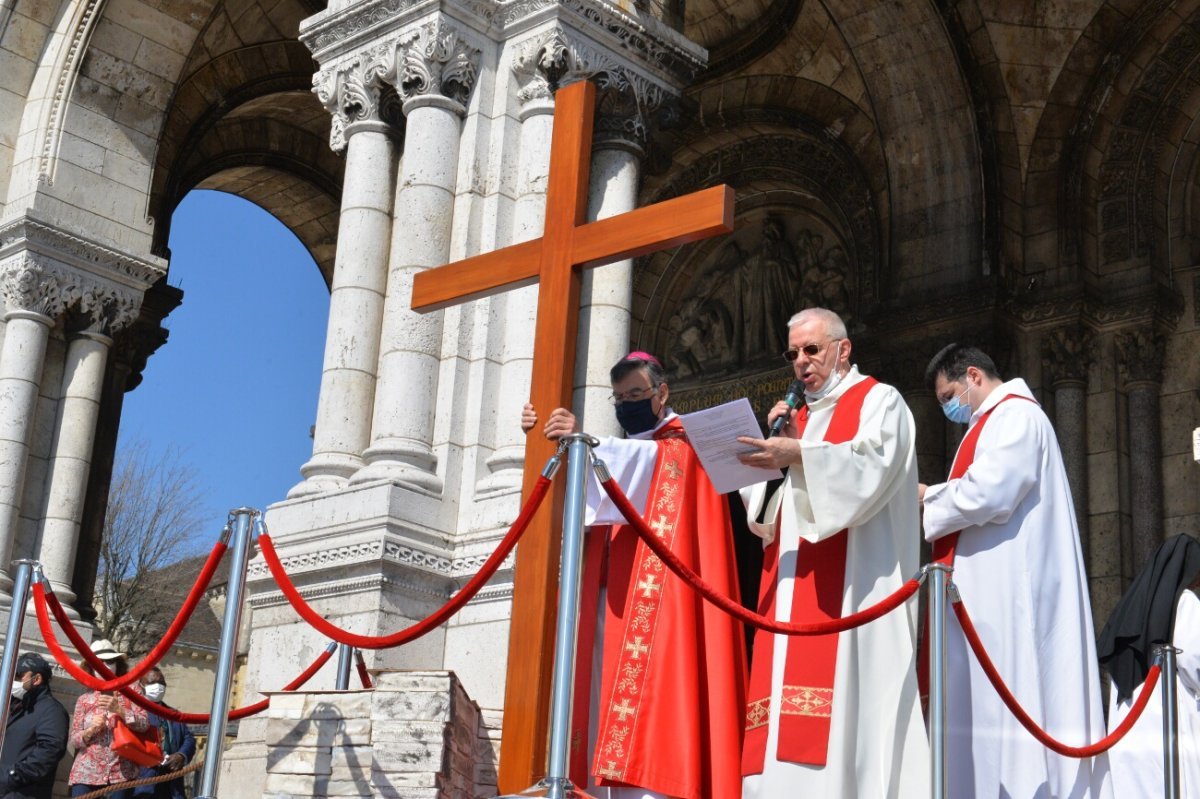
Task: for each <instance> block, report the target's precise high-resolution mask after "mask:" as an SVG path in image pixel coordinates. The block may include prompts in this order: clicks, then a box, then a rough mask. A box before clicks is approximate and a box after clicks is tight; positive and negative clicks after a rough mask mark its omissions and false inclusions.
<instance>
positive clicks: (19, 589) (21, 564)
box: [0, 560, 38, 747]
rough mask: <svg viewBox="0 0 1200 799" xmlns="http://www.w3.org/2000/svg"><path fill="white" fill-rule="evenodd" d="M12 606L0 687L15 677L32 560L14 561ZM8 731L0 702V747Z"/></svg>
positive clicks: (4, 705)
mask: <svg viewBox="0 0 1200 799" xmlns="http://www.w3.org/2000/svg"><path fill="white" fill-rule="evenodd" d="M11 565H12V566H16V570H15V572H16V573H15V574H14V575H13V589H12V604H11V605H9V608H8V629H7V632H6V633H5V637H4V654H3V657H2V658H0V685H12V684H13V680H14V678H15V677H16V676H17V658H18V657H20V656H21V632H22V630H23V628H24V626H25V605H26V604H27V603H28V602H29V584H30V583H31V582H33V569H34V566H37V565H38V563H37V561H34V560H14V561H13V562H12V564H11ZM7 729H8V702H7V701H4V702H0V747H3V746H4V732H5V731H6V730H7Z"/></svg>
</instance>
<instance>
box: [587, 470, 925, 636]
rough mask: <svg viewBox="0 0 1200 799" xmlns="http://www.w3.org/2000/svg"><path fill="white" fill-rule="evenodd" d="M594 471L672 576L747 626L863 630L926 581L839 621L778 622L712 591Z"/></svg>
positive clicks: (802, 631)
mask: <svg viewBox="0 0 1200 799" xmlns="http://www.w3.org/2000/svg"><path fill="white" fill-rule="evenodd" d="M595 469H596V476H597V477H598V478H599V479H600V486H601V487H602V488H603V489H604V490H605V492H606V493H607V494H608V496H609V499H611V500H612V501H613V505H615V506H616V508H617V510H619V511H620V512H621V515H622V516H624V517H625V520H626V521H628V522H629V525H630V526H631V527H632V528H633V529H634V531H635V532H636V533H637V534H638V537H639V538H641V539H642V541H643V542H644V543H645V544H646V546H647V547H649V548H650V551H651V552H653V553H654V554H655V555H656V556H658V559H659V560H661V561H662V562H663V563H664V564H666V566H667V568H668V569H670V570H671V573H672V574H674V575H675V576H676V577H678V578H679V579H681V580H683V581H684V582H685V583H687V585H688V586H689V587H691V588H692V590H694V591H696V592H697V593H698V594H700V596H701V597H703V598H704V600H705V601H706V602H708V603H710V604H712V605H715V606H716V607H718V608H720V609H721V610H723V611H724V612H726V613H728V614H729V615H730V616H733V617H734V618H735V619H737V620H738V621H740V622H742V623H743V624H748V625H750V626H751V627H755V628H757V629H760V630H765V631H767V632H769V633H777V634H779V635H831V634H833V633H841V632H845V631H846V630H851V629H854V628H855V627H861V626H862V625H864V624H867V623H868V622H872V621H875V619H878V618H879V617H880V616H885V615H887V614H888V613H890V612H891V611H893V610H895V609H896V608H898V607H900V606H901V605H903V604H904V603H905V602H907V601H908V600H909V599H911V598H912V597H913V596H914V595H915V594H916V593H917V591H919V590H920V588H921V583H922V582H924V580H925V573H924V572H922V573H920V574H918V575H917V576H916V577H913V578H912V579H910V580H908V581H907V582H906V583H904V584H903V585H901V586H900V587H899V588H897V589H896V590H895V591H894V592H892V593H891V594H889V595H888V596H886V597H884V598H883V599H881V600H879V601H878V602H876V603H875V604H874V605H871V606H870V607H866V608H863V609H862V610H860V611H857V612H855V613H851V614H850V615H849V616H843V617H842V618H840V619H830V620H828V621H820V622H810V623H805V622H789V621H776V620H775V619H771V618H767V617H766V616H763V615H762V614H760V613H755V612H754V611H752V610H749V609H747V608H744V607H742V604H741V603H740V602H738V601H737V600H736V599H733V598H731V597H728V596H725V595H724V594H722V593H721V592H720V591H718V590H717V589H716V588H713V586H712V585H711V584H710V583H708V582H706V581H705V580H704V578H703V577H701V576H700V575H698V574H696V572H694V571H692V570H691V569H690V568H688V566H687V564H685V563H684V562H683V561H682V560H680V559H679V556H678V555H676V554H675V553H674V552H672V551H671V549H670V547H668V546H667V545H666V544H664V543H663V542H662V541H660V540H659V538H658V536H656V535H655V534H654V531H653V530H651V529H650V526H649V525H647V524H646V520H645V519H643V518H642V516H641V514H640V513H638V511H637V508H635V507H634V506H633V503H631V502H630V501H629V498H628V497H627V496H625V492H624V491H622V490H621V487H620V486H619V485H617V481H616V480H614V479H613V478H612V475H611V474H610V473H609V471H608V467H607V466H606V465H605V463H604V462H603V461H601V460H597V461H596V463H595Z"/></svg>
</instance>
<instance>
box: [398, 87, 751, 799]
mask: <svg viewBox="0 0 1200 799" xmlns="http://www.w3.org/2000/svg"><path fill="white" fill-rule="evenodd" d="M595 97H596V88H595V86H594V85H592V83H591V82H590V81H580V82H578V83H573V84H571V85H570V86H567V87H565V88H563V89H560V90H559V91H558V92H557V94H556V95H555V107H554V131H553V136H552V138H551V146H550V176H549V185H548V187H547V189H546V219H545V228H544V231H543V234H542V237H541V238H540V239H534V240H533V241H527V242H523V243H521V244H514V245H512V246H511V247H506V248H504V249H502V250H497V251H495V252H490V253H485V254H483V255H477V256H475V257H473V258H467V259H466V260H463V261H458V262H456V263H452V264H448V265H446V266H443V267H440V268H438V269H432V270H428V271H426V272H421V273H420V274H418V275H417V276H416V277H415V278H414V279H413V292H412V307H413V309H414V310H417V311H432V310H436V309H439V308H445V307H447V306H449V305H453V304H456V303H461V302H467V301H469V300H475V299H479V298H481V297H486V296H489V295H492V294H497V293H499V292H501V291H504V290H507V289H512V288H517V287H520V286H527V285H530V284H532V283H534V282H538V283H540V284H541V287H540V290H539V292H538V304H537V328H536V334H535V337H534V345H533V381H532V389H531V402H533V406H534V407H535V408H536V409H537V411H538V413H539V415H540V416H541V418H542V419H543V420H544V419H545V418H546V416H547V415H548V414H549V413H550V411H551V410H553V409H554V408H560V407H562V408H569V407H570V406H571V399H572V396H571V395H572V382H573V380H574V376H575V348H576V347H575V345H576V330H577V327H578V323H579V289H580V282H581V277H580V272H581V270H582V269H584V268H588V267H595V266H601V265H603V264H608V263H613V262H614V261H620V260H623V259H625V258H632V257H635V256H638V255H644V254H645V253H649V252H654V251H656V250H661V249H666V248H668V247H673V246H676V245H679V244H685V243H687V242H691V241H696V240H698V239H703V238H707V237H709V236H715V235H717V234H719V233H729V232H731V231H732V230H733V190H732V189H730V188H729V187H728V186H716V187H714V188H710V189H705V190H703V191H698V192H695V193H694V194H688V195H685V196H683V197H676V198H674V199H671V200H667V201H665V202H661V203H658V204H657V205H652V206H648V207H646V208H639V209H637V210H635V211H630V212H629V213H625V214H621V215H620V216H613V217H609V218H607V219H602V220H599V221H596V222H591V223H585V219H586V214H587V205H588V202H587V197H588V172H589V168H590V165H591V150H592V117H593V114H594V111H595ZM510 423H511V424H514V425H515V424H517V423H518V420H516V419H512V420H510ZM555 448H556V445H555V443H554V442H552V441H547V440H546V438H545V437H544V436H543V435H542V434H541V431H540V429H535V430H534V431H533V432H531V433H530V435H529V438H528V442H527V443H526V447H525V483H524V486H525V487H524V495H525V496H528V495H529V490H530V488H531V487H532V486H533V483H534V481H536V479H537V477H538V475H539V474H540V473H541V470H542V467H543V466H545V464H546V461H547V460H548V459H549V458H550V456H551V455H553V454H554V451H555ZM563 485H564V484H563V482H562V481H561V480H560V481H559V482H558V488H557V490H556V491H555V494H554V497H555V499H554V502H553V503H546V504H545V505H543V507H542V509H541V511H540V512H539V513H538V514H537V516H536V517H535V518H534V520H533V521H532V523H531V525H530V528H529V530H528V531H527V532H526V533H525V536H524V537H523V538H522V539H521V545H520V547H519V549H518V553H517V565H516V573H515V575H514V578H513V579H514V588H513V610H512V626H511V631H510V633H509V643H508V681H507V684H506V686H505V696H504V734H503V736H502V738H501V749H500V790H501V792H502V793H515V792H517V791H520V790H523V789H525V788H527V787H529V786H530V785H532V784H533V783H534V781H535V779H536V778H537V777H540V776H542V775H544V774H545V768H546V735H547V724H548V722H549V720H548V715H549V713H548V709H549V704H550V676H551V667H552V666H553V653H554V625H555V611H556V607H555V600H556V595H557V587H558V583H557V580H556V579H555V578H556V575H557V574H558V558H559V549H560V543H561V542H560V540H559V536H558V535H556V534H554V531H555V530H556V529H557V526H558V525H557V524H556V522H557V521H559V520H561V518H562V493H563V492H562V487H563Z"/></svg>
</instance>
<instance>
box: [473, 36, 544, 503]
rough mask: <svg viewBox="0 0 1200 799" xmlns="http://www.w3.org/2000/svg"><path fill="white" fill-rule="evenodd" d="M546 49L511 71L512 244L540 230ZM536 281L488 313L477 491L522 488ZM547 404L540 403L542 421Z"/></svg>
mask: <svg viewBox="0 0 1200 799" xmlns="http://www.w3.org/2000/svg"><path fill="white" fill-rule="evenodd" d="M543 56H544V51H542V50H539V51H538V52H537V53H536V54H535V56H534V57H533V58H532V59H531V61H532V64H525V63H523V62H520V61H518V63H516V64H514V67H513V70H514V72H517V73H518V75H521V73H522V72H526V73H527V74H526V75H525V77H526V78H527V82H526V85H525V86H524V87H523V88H522V89H521V91H520V92H519V93H518V96H519V99H520V101H521V108H520V112H519V116H518V119H519V121H520V123H521V135H520V152H519V153H518V156H517V158H518V161H517V192H518V195H517V202H516V207H515V209H514V212H513V243H519V242H522V241H529V240H530V239H535V238H537V237H538V236H540V235H541V234H542V229H543V227H544V225H545V221H546V218H545V214H546V187H547V183H548V182H549V173H550V138H551V131H552V129H553V127H554V97H553V95H552V94H551V92H550V88H549V86H548V84H547V82H546V78H545V74H544V71H543V70H541V69H539V68H538V65H540V64H542V62H543ZM537 292H538V288H537V286H526V287H524V288H520V289H515V290H513V291H505V292H503V293H501V294H498V295H496V296H495V297H492V298H491V306H490V308H489V315H488V357H489V360H492V361H494V362H495V363H496V364H497V379H496V381H495V383H494V385H495V387H496V388H495V392H494V395H493V396H494V404H495V421H494V432H493V437H492V444H493V447H494V450H493V452H492V454H491V456H490V457H488V459H487V461H486V466H487V468H488V472H489V474H488V476H487V477H486V478H484V480H483V481H482V482H481V483H480V485H479V489H480V491H486V492H501V491H516V490H519V489H520V488H521V481H522V479H523V477H524V473H523V469H524V465H525V436H524V435H522V433H521V427H520V418H521V408H522V407H523V406H524V405H525V403H526V402H527V401H528V400H529V386H530V380H531V376H532V373H533V337H534V329H535V320H536V318H537ZM550 410H551V409H550V408H539V409H538V412H539V413H540V414H541V418H542V419H543V420H544V419H545V418H546V417H547V416H548V415H549V412H550Z"/></svg>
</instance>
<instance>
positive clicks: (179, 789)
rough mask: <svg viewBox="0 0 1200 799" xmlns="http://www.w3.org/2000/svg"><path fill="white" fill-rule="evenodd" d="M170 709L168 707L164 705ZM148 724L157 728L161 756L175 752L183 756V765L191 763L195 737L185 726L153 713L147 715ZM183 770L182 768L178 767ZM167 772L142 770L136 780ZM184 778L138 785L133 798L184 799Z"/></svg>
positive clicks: (157, 767) (158, 768)
mask: <svg viewBox="0 0 1200 799" xmlns="http://www.w3.org/2000/svg"><path fill="white" fill-rule="evenodd" d="M166 707H170V705H166ZM147 716H148V717H149V719H150V723H151V724H153V725H155V726H156V727H158V742H159V744H160V745H161V746H162V750H163V755H173V754H175V753H176V752H178V753H179V754H181V755H183V765H184V766H186V765H187V764H188V763H190V762H192V758H193V757H194V756H195V754H196V736H194V735H192V731H191V730H190V729H188V726H187V725H186V724H182V723H180V722H178V721H170V720H168V719H164V718H160V717H159V716H156V715H154V714H153V713H148V714H147ZM180 768H183V766H180ZM166 773H167V770H166V769H165V768H162V767H160V766H151V767H149V768H143V769H142V771H141V773H140V774H138V779H144V778H146V777H157V776H158V775H159V774H166ZM183 784H184V778H183V777H177V778H175V779H173V780H169V781H168V782H160V783H156V784H154V785H139V786H138V787H136V788H134V789H133V795H134V796H153V797H155V799H186V796H187V794H185V793H184V790H183Z"/></svg>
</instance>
